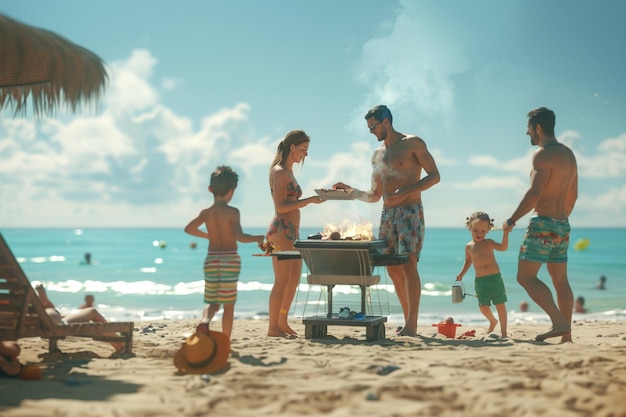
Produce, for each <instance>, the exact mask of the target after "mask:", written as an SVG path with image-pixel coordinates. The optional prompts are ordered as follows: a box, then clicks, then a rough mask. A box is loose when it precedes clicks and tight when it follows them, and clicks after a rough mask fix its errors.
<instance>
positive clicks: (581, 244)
mask: <svg viewBox="0 0 626 417" xmlns="http://www.w3.org/2000/svg"><path fill="white" fill-rule="evenodd" d="M590 243H591V242H590V241H589V238H586V237H581V238H580V239H578V240H577V241H576V242H575V243H574V249H576V250H579V251H580V250H585V249H587V248H588V247H589V244H590Z"/></svg>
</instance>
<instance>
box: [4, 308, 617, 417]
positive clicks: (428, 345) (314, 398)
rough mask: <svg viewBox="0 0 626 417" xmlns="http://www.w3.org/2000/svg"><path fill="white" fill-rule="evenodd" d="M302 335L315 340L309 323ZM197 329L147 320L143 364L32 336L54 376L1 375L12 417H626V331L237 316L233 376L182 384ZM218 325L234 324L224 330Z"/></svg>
mask: <svg viewBox="0 0 626 417" xmlns="http://www.w3.org/2000/svg"><path fill="white" fill-rule="evenodd" d="M292 324H293V327H294V328H295V329H296V330H297V331H298V332H299V333H300V334H302V335H303V334H304V326H303V325H302V324H300V321H299V320H296V319H294V320H292ZM195 325H196V322H195V321H188V320H183V321H159V322H152V323H149V322H140V323H136V324H135V327H136V332H135V337H134V344H133V350H134V355H133V356H132V357H126V358H124V357H115V355H113V348H112V347H111V346H110V345H108V344H106V343H103V342H96V341H93V340H90V339H78V338H68V339H67V340H65V341H61V342H60V343H59V346H60V348H61V349H62V350H63V353H55V354H47V353H46V352H47V350H46V349H47V342H46V341H45V340H41V339H38V338H33V339H22V340H20V344H21V346H22V355H21V356H20V361H21V362H22V363H24V364H35V365H37V366H38V367H39V368H40V369H41V371H42V374H43V378H42V379H41V380H37V381H27V380H21V379H12V378H0V398H1V399H0V413H1V414H2V416H4V417H10V416H11V417H12V416H23V417H25V416H38V417H45V416H66V417H71V416H77V417H78V416H81V417H82V416H89V417H98V416H104V417H110V416H201V415H213V416H279V415H280V416H295V415H326V416H347V415H359V416H509V417H512V416H544V415H545V416H560V417H566V416H594V417H623V416H626V326H625V324H624V323H623V322H575V323H574V326H573V339H574V343H568V344H564V345H561V344H558V342H559V338H555V339H548V341H547V343H545V342H541V343H540V342H535V341H534V337H535V335H536V334H538V333H542V332H544V331H545V330H547V329H546V325H538V324H533V325H515V324H510V325H509V336H510V337H509V338H508V339H499V338H497V337H493V336H490V335H487V334H486V328H481V327H476V328H469V327H463V326H462V327H459V328H458V330H457V334H456V336H457V337H458V336H460V335H462V334H463V333H465V332H467V331H471V330H476V335H475V336H474V337H470V338H467V339H449V338H446V337H445V336H443V335H441V334H438V333H437V329H436V328H435V327H432V326H431V323H428V327H426V323H420V328H419V329H418V330H419V332H420V334H421V336H420V337H417V338H409V337H396V336H395V328H394V326H393V325H392V324H389V323H388V324H387V328H386V333H387V337H386V339H385V340H382V341H377V342H367V341H366V338H365V329H364V328H363V327H342V326H329V327H328V334H329V335H328V337H327V338H324V339H304V338H303V337H301V338H298V339H295V340H287V339H276V338H268V337H267V336H266V331H267V321H266V320H252V319H250V320H236V321H235V327H234V331H233V337H232V343H231V355H230V358H229V361H228V363H229V367H228V369H227V370H226V371H224V372H221V373H219V374H214V375H177V369H176V367H175V366H174V365H173V357H174V355H175V354H176V352H177V351H178V350H179V348H180V347H181V345H182V343H183V341H184V340H185V337H186V335H189V334H190V333H191V332H192V331H193V330H194V328H195ZM212 328H214V329H216V330H219V329H221V323H220V322H214V323H212Z"/></svg>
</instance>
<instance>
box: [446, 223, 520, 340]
mask: <svg viewBox="0 0 626 417" xmlns="http://www.w3.org/2000/svg"><path fill="white" fill-rule="evenodd" d="M465 225H466V226H467V228H468V229H469V231H470V232H471V234H472V240H471V241H470V242H469V243H468V244H467V245H465V263H464V264H463V268H462V269H461V272H460V273H459V275H457V277H456V280H457V281H461V280H462V279H463V275H465V273H466V272H467V270H468V269H469V267H470V264H471V265H473V266H474V271H475V272H476V280H475V282H474V289H475V291H476V296H477V297H478V306H479V307H480V312H481V313H483V315H484V316H485V317H486V318H487V320H489V330H487V333H491V332H492V331H493V329H495V327H496V325H497V324H498V320H496V318H495V317H494V316H493V313H492V312H491V303H492V302H493V304H494V305H495V306H496V310H497V312H498V318H499V319H500V332H501V333H502V337H503V338H505V337H507V336H506V325H507V315H506V307H505V305H504V303H505V302H506V301H507V298H506V291H505V289H504V281H503V280H502V275H501V274H500V267H499V266H498V263H497V262H496V258H495V256H494V253H493V251H494V250H498V251H505V250H506V249H507V248H508V246H509V232H510V231H511V228H512V226H508V225H507V224H506V222H505V223H504V224H503V225H502V231H503V235H502V243H497V242H495V241H493V240H492V239H485V237H486V235H487V233H489V231H490V230H491V229H492V228H493V220H492V219H491V218H490V217H489V215H488V214H487V213H485V212H482V211H477V212H476V213H473V214H472V215H471V216H470V217H469V218H468V219H467V221H466V223H465Z"/></svg>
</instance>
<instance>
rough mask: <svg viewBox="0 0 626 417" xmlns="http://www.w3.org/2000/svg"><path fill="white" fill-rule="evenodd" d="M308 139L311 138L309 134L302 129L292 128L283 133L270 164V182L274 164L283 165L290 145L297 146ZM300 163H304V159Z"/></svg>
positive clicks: (289, 150)
mask: <svg viewBox="0 0 626 417" xmlns="http://www.w3.org/2000/svg"><path fill="white" fill-rule="evenodd" d="M309 141H311V138H310V137H309V135H307V134H306V133H304V130H292V131H291V132H289V133H287V134H286V135H285V138H284V139H283V140H281V141H280V143H279V144H278V149H276V155H275V156H274V160H273V161H272V165H271V166H270V171H269V174H270V182H271V175H272V169H274V167H275V166H276V165H280V166H283V163H284V162H285V161H286V160H287V157H289V152H291V145H294V146H298V145H300V144H301V143H304V142H309ZM302 163H304V159H303V160H302Z"/></svg>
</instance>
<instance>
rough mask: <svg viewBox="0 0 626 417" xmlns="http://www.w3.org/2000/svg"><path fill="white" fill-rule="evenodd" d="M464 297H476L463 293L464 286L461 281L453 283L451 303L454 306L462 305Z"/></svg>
mask: <svg viewBox="0 0 626 417" xmlns="http://www.w3.org/2000/svg"><path fill="white" fill-rule="evenodd" d="M466 295H471V296H472V297H476V296H475V295H474V294H468V293H466V292H465V285H463V283H462V282H461V281H455V282H454V284H452V302H453V303H454V304H458V303H462V302H463V299H464V298H465V296H466Z"/></svg>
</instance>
